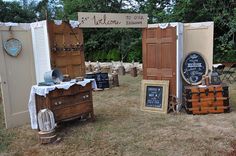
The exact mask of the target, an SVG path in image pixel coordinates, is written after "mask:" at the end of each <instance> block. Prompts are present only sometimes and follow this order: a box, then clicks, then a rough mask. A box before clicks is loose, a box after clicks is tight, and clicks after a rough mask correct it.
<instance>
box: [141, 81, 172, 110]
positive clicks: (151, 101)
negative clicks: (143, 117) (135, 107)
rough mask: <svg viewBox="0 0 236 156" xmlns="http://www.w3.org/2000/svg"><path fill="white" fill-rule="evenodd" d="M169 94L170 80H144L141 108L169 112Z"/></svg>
mask: <svg viewBox="0 0 236 156" xmlns="http://www.w3.org/2000/svg"><path fill="white" fill-rule="evenodd" d="M168 94H169V81H168V80H142V85H141V110H144V111H151V112H159V113H167V109H168V97H169V95H168Z"/></svg>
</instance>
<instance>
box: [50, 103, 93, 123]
mask: <svg viewBox="0 0 236 156" xmlns="http://www.w3.org/2000/svg"><path fill="white" fill-rule="evenodd" d="M90 112H93V104H92V102H83V103H80V104H78V105H73V107H64V108H61V109H55V110H53V113H54V115H55V119H56V121H63V120H67V119H71V118H75V117H79V116H81V115H83V114H87V113H90Z"/></svg>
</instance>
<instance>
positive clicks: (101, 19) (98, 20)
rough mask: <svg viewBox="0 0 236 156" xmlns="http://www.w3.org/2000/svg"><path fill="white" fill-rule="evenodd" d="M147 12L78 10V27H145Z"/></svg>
mask: <svg viewBox="0 0 236 156" xmlns="http://www.w3.org/2000/svg"><path fill="white" fill-rule="evenodd" d="M147 17H148V15H147V14H126V13H91V12H90V13H89V12H78V21H79V27H80V28H146V27H147Z"/></svg>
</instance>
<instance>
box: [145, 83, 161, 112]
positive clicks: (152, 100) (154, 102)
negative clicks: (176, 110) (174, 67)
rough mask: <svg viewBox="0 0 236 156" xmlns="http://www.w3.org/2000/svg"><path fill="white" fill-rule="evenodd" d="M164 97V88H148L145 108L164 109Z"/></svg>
mask: <svg viewBox="0 0 236 156" xmlns="http://www.w3.org/2000/svg"><path fill="white" fill-rule="evenodd" d="M162 95H163V87H162V86H147V90H146V102H145V106H146V107H154V108H162Z"/></svg>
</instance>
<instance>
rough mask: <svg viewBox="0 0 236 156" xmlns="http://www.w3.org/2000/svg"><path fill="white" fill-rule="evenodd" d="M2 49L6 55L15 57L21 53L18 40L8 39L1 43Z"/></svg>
mask: <svg viewBox="0 0 236 156" xmlns="http://www.w3.org/2000/svg"><path fill="white" fill-rule="evenodd" d="M3 47H4V49H5V50H6V52H7V54H8V55H10V56H13V57H16V56H17V55H18V54H19V53H20V52H21V49H22V44H21V42H20V41H19V40H18V39H15V38H10V39H8V40H7V41H5V42H3Z"/></svg>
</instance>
